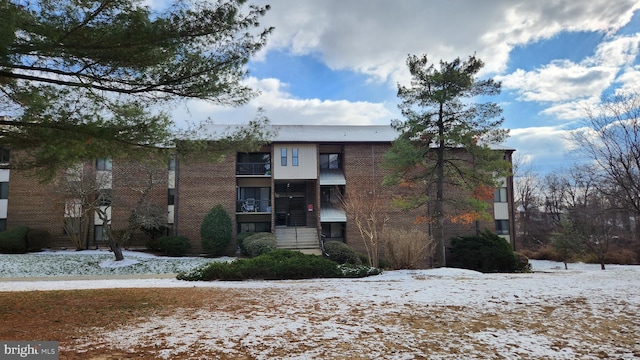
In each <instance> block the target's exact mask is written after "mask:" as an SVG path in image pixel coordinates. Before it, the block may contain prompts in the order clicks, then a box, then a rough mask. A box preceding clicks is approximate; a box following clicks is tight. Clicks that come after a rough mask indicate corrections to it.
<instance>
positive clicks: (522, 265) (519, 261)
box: [514, 252, 531, 272]
mask: <svg viewBox="0 0 640 360" xmlns="http://www.w3.org/2000/svg"><path fill="white" fill-rule="evenodd" d="M514 256H515V257H516V268H515V271H517V272H531V264H530V263H529V258H528V257H526V256H525V255H524V254H521V253H519V252H517V253H514Z"/></svg>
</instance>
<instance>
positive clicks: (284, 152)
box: [280, 148, 287, 166]
mask: <svg viewBox="0 0 640 360" xmlns="http://www.w3.org/2000/svg"><path fill="white" fill-rule="evenodd" d="M280 165H282V166H287V148H281V149H280Z"/></svg>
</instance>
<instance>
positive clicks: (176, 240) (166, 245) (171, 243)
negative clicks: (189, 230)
mask: <svg viewBox="0 0 640 360" xmlns="http://www.w3.org/2000/svg"><path fill="white" fill-rule="evenodd" d="M158 243H159V246H160V251H162V252H163V253H165V254H166V255H168V256H184V255H185V254H186V253H187V251H189V248H191V243H190V242H189V239H187V238H186V237H184V236H163V237H161V238H160V239H159V240H158Z"/></svg>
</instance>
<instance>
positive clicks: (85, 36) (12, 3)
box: [0, 0, 272, 177]
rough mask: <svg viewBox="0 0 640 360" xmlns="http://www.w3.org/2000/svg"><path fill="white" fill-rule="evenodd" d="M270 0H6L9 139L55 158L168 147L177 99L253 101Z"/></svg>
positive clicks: (2, 40)
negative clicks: (250, 71) (253, 67)
mask: <svg viewBox="0 0 640 360" xmlns="http://www.w3.org/2000/svg"><path fill="white" fill-rule="evenodd" d="M268 8H269V7H268V6H264V7H262V6H253V5H251V6H248V5H246V4H245V0H220V1H206V0H195V1H189V0H172V2H171V3H170V4H168V5H167V6H166V7H164V8H162V9H156V8H150V7H148V6H147V5H146V2H145V1H142V0H36V1H22V0H0V115H6V116H5V117H1V118H0V138H1V140H0V142H1V143H2V144H3V145H4V146H9V147H11V148H13V149H14V150H23V151H21V152H20V153H21V154H23V156H22V157H20V158H15V159H12V160H15V161H12V165H16V166H17V165H21V166H24V167H29V168H37V169H40V170H41V175H43V176H44V177H51V176H52V175H53V173H55V171H56V169H59V168H66V167H69V166H71V165H73V164H75V163H76V162H78V161H82V160H87V159H92V158H107V157H118V156H120V155H123V154H127V155H131V154H132V153H135V152H136V151H139V150H149V149H154V150H157V149H158V148H162V147H163V145H167V144H169V143H170V142H171V140H172V138H174V136H175V133H174V131H173V129H172V124H173V122H172V120H171V119H169V117H168V115H167V114H166V113H164V112H162V111H158V110H155V111H154V110H152V109H160V108H162V107H164V108H168V107H169V106H171V105H173V104H172V102H174V101H177V100H188V99H203V100H207V101H210V102H213V103H214V104H218V105H229V106H235V105H240V104H244V103H246V102H247V101H248V100H249V99H250V98H251V97H252V96H253V95H254V91H253V90H252V89H250V88H248V87H247V86H245V85H243V84H242V82H241V80H242V79H243V78H244V77H245V76H246V70H245V64H246V63H247V61H248V60H249V59H250V57H251V56H253V55H254V54H255V53H256V52H257V51H259V50H260V49H261V48H262V47H263V46H264V45H265V43H266V40H267V36H268V35H269V33H270V32H271V31H272V29H271V28H262V29H261V28H260V24H259V20H260V18H261V17H262V16H263V15H264V14H265V12H266V11H267V10H268Z"/></svg>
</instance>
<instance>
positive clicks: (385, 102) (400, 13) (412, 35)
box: [174, 0, 640, 173]
mask: <svg viewBox="0 0 640 360" xmlns="http://www.w3.org/2000/svg"><path fill="white" fill-rule="evenodd" d="M254 3H257V4H265V3H266V2H264V1H254ZM638 10H640V1H630V0H616V1H615V2H612V1H610V0H590V1H588V2H586V1H551V0H548V1H530V0H487V1H475V0H450V1H445V0H441V1H436V0H432V1H423V0H403V1H399V2H391V1H387V0H323V1H317V0H278V1H277V2H272V3H271V10H270V11H269V12H268V13H267V15H266V16H265V18H264V19H263V21H262V24H263V25H264V26H274V27H275V31H274V33H273V34H272V36H271V38H270V40H269V43H268V45H267V47H266V49H264V51H262V52H261V53H260V54H259V56H257V57H256V58H255V59H254V60H253V61H251V62H250V63H249V64H248V69H249V71H250V77H249V78H248V79H247V83H248V84H249V85H251V86H252V87H254V88H256V89H259V90H260V91H261V94H260V95H259V96H258V97H256V98H255V99H253V100H252V101H251V102H250V103H249V104H247V105H245V106H243V107H241V108H235V109H229V108H222V107H218V106H213V105H211V104H206V103H190V104H188V106H186V107H181V108H177V109H176V110H175V111H174V116H175V117H176V119H180V118H191V119H192V120H197V119H198V118H203V117H211V118H212V119H213V120H214V121H215V122H216V123H221V124H226V123H243V122H246V121H248V120H249V119H251V118H253V116H254V114H255V111H256V109H257V108H258V107H262V108H263V109H264V110H265V111H266V115H267V116H268V117H269V118H270V119H271V122H272V123H274V124H318V125H321V124H335V125H368V124H376V125H381V124H389V123H390V121H391V120H392V119H395V118H401V116H400V114H399V112H398V110H397V104H398V99H397V97H396V91H397V84H398V83H402V84H408V81H409V79H410V78H409V74H408V71H407V69H406V63H405V61H406V58H407V55H408V54H427V55H428V57H429V58H430V60H431V61H433V62H435V63H437V62H438V61H439V60H441V59H442V60H446V61H450V60H452V59H454V58H456V57H461V58H465V57H467V56H469V55H471V54H474V53H475V54H476V55H477V56H478V57H479V58H481V59H482V60H483V61H484V62H485V64H486V66H485V69H484V71H483V74H482V76H483V77H492V78H495V79H496V80H499V81H502V84H503V91H502V94H501V95H500V96H497V97H495V98H494V99H492V100H493V101H495V102H497V103H499V104H501V106H502V108H503V110H504V114H503V115H504V117H505V122H504V127H506V128H509V129H511V136H510V138H509V139H508V140H507V141H506V142H505V144H504V145H506V146H509V147H512V148H515V149H516V150H517V151H516V154H517V156H518V157H519V158H520V159H521V161H523V162H525V163H528V164H530V165H531V167H532V168H533V169H534V170H538V171H540V172H542V173H545V172H549V171H554V170H555V169H557V168H560V167H566V166H568V165H570V164H571V163H572V162H573V161H574V159H573V158H572V156H571V154H570V150H571V149H572V147H573V145H572V143H571V142H570V141H569V140H568V135H569V134H570V132H571V131H572V130H575V129H577V128H579V127H580V126H581V119H583V118H584V116H585V115H584V110H585V108H588V107H593V106H597V104H598V102H599V101H600V98H601V96H602V95H607V94H613V93H616V92H629V91H640V89H638V85H637V84H640V59H639V58H638V53H639V52H640V11H638Z"/></svg>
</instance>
